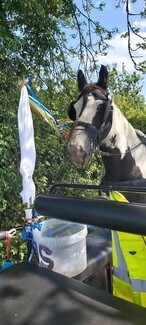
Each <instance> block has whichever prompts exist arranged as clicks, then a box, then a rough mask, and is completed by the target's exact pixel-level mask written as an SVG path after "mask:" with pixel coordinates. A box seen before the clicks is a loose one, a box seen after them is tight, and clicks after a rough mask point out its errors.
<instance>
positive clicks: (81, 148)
mask: <svg viewBox="0 0 146 325" xmlns="http://www.w3.org/2000/svg"><path fill="white" fill-rule="evenodd" d="M77 150H78V151H79V152H80V153H82V152H83V147H82V146H81V145H79V146H78V147H77Z"/></svg>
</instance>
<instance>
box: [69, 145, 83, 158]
mask: <svg viewBox="0 0 146 325" xmlns="http://www.w3.org/2000/svg"><path fill="white" fill-rule="evenodd" d="M68 151H69V152H70V154H76V155H79V154H82V153H83V151H84V149H83V146H82V145H75V144H72V143H69V144H68Z"/></svg>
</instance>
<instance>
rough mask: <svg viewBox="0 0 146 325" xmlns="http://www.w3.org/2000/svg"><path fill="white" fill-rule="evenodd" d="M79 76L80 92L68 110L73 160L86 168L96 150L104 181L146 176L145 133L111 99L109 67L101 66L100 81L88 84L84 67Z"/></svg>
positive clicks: (70, 147) (69, 150)
mask: <svg viewBox="0 0 146 325" xmlns="http://www.w3.org/2000/svg"><path fill="white" fill-rule="evenodd" d="M77 78H78V88H79V91H80V95H79V97H78V98H77V100H76V101H75V102H72V103H71V104H70V106H69V109H68V116H69V118H70V119H71V120H73V121H74V124H73V127H72V129H71V132H70V137H69V142H68V153H69V156H70V159H71V161H72V162H73V163H74V164H76V165H77V166H79V167H85V166H86V165H87V164H88V162H89V161H90V159H91V157H92V154H93V153H95V152H97V153H100V154H101V155H102V159H103V163H104V167H105V174H104V177H103V179H102V184H108V183H109V184H114V183H117V184H122V183H123V182H126V183H127V182H130V183H131V184H132V182H133V181H136V182H137V181H138V180H142V179H146V136H145V135H144V134H143V133H142V132H141V131H139V130H135V129H134V128H133V127H132V125H131V124H130V123H129V122H128V121H127V119H126V118H125V117H124V115H123V114H122V112H121V111H120V110H119V109H118V107H117V106H116V105H115V104H114V103H113V102H112V101H111V100H110V99H109V97H108V91H107V79H108V72H107V69H106V67H105V66H103V65H102V66H101V69H100V72H99V79H98V82H97V83H87V81H86V79H85V76H84V74H83V72H82V71H81V70H79V72H78V76H77ZM145 185H146V183H145Z"/></svg>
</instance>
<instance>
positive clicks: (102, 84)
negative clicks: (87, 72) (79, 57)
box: [97, 65, 108, 90]
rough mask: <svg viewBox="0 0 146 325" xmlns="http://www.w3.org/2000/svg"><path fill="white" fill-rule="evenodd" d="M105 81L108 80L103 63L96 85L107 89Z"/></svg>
mask: <svg viewBox="0 0 146 325" xmlns="http://www.w3.org/2000/svg"><path fill="white" fill-rule="evenodd" d="M107 82H108V71H107V68H106V67H105V66H104V65H101V68H100V71H99V79H98V81H97V85H98V86H99V87H101V88H102V89H105V90H107Z"/></svg>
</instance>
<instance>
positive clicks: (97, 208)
mask: <svg viewBox="0 0 146 325" xmlns="http://www.w3.org/2000/svg"><path fill="white" fill-rule="evenodd" d="M34 207H35V209H36V211H37V213H38V214H40V215H43V216H48V217H53V218H57V219H64V220H68V221H74V222H79V223H83V224H89V225H94V226H98V227H102V228H107V229H112V230H118V231H123V232H129V233H133V234H139V235H146V204H139V203H125V202H124V203H122V202H114V201H109V200H101V199H79V198H73V197H61V196H56V195H38V196H37V197H36V200H35V203H34Z"/></svg>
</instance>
